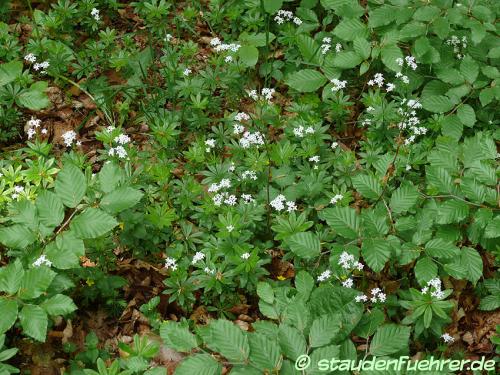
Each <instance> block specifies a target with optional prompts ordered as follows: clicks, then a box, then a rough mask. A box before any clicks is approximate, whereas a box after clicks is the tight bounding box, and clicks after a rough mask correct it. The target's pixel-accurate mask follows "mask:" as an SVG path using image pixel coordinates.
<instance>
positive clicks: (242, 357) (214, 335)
mask: <svg viewBox="0 0 500 375" xmlns="http://www.w3.org/2000/svg"><path fill="white" fill-rule="evenodd" d="M205 342H206V344H207V346H208V347H209V348H210V349H212V350H214V351H216V352H219V353H220V354H222V355H223V356H224V357H226V358H227V359H228V360H230V361H233V362H244V361H246V360H247V359H248V356H249V353H250V346H249V345H248V338H247V335H246V333H245V332H244V331H242V330H241V328H239V327H238V326H236V325H234V324H233V323H232V322H230V321H229V320H225V319H219V320H216V321H213V322H212V323H210V325H209V340H205Z"/></svg>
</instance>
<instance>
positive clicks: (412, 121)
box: [398, 99, 427, 146]
mask: <svg viewBox="0 0 500 375" xmlns="http://www.w3.org/2000/svg"><path fill="white" fill-rule="evenodd" d="M419 108H422V104H420V102H419V101H418V100H415V99H409V100H406V99H403V100H402V101H401V107H400V108H398V113H399V114H400V115H401V116H402V117H403V120H402V121H400V122H399V123H398V128H399V129H401V130H409V131H410V132H411V133H410V136H409V137H408V138H406V139H405V145H406V146H408V145H410V144H412V143H413V142H415V139H416V137H417V136H419V135H425V134H426V133H427V128H425V127H423V126H418V125H420V119H419V118H418V117H417V116H416V115H417V112H416V109H419Z"/></svg>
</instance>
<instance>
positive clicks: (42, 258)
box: [33, 254, 52, 267]
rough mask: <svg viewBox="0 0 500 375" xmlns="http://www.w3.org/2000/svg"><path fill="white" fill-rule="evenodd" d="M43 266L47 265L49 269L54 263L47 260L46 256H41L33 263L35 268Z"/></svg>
mask: <svg viewBox="0 0 500 375" xmlns="http://www.w3.org/2000/svg"><path fill="white" fill-rule="evenodd" d="M42 264H43V265H46V266H47V267H50V266H52V262H51V261H50V260H48V259H47V257H46V256H45V254H42V255H40V257H39V258H38V259H37V260H35V261H34V262H33V267H40V266H41V265H42Z"/></svg>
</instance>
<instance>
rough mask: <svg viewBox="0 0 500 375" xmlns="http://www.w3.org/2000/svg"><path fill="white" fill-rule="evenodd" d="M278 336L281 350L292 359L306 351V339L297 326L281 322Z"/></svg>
mask: <svg viewBox="0 0 500 375" xmlns="http://www.w3.org/2000/svg"><path fill="white" fill-rule="evenodd" d="M278 338H279V343H280V346H281V350H282V351H283V353H284V354H285V355H286V356H287V357H288V358H290V359H291V360H292V361H295V360H296V359H297V358H298V357H299V356H301V355H303V354H304V353H306V348H307V346H306V340H305V338H304V335H303V334H302V333H301V332H300V331H299V330H298V329H297V328H295V327H291V326H289V325H286V324H281V325H280V328H279V334H278Z"/></svg>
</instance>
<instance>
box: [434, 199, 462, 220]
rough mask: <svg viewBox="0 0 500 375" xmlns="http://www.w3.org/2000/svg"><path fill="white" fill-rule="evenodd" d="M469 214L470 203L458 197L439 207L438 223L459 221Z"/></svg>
mask: <svg viewBox="0 0 500 375" xmlns="http://www.w3.org/2000/svg"><path fill="white" fill-rule="evenodd" d="M468 216H469V205H468V204H467V203H465V202H462V201H459V200H457V199H450V200H447V201H446V202H444V203H443V204H441V205H440V206H439V208H438V217H437V220H436V222H437V223H438V224H452V223H458V222H460V221H462V220H464V219H465V218H467V217H468Z"/></svg>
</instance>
